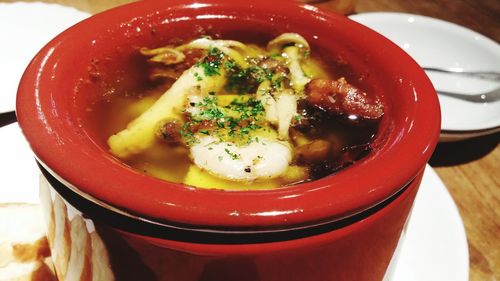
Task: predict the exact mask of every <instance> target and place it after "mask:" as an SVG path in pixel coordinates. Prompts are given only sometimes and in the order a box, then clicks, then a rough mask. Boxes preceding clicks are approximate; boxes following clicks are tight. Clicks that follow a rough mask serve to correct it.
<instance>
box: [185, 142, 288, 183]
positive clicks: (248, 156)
mask: <svg viewBox="0 0 500 281" xmlns="http://www.w3.org/2000/svg"><path fill="white" fill-rule="evenodd" d="M191 156H192V158H193V162H194V163H195V164H196V165H197V166H198V167H200V168H201V169H203V170H206V171H207V172H209V173H211V174H213V175H216V176H218V177H221V178H224V179H230V180H238V181H253V180H256V179H271V178H274V177H277V176H279V175H281V174H283V173H284V172H285V171H286V169H287V168H288V166H289V164H290V161H291V160H292V152H291V150H290V146H289V144H288V143H287V142H282V141H279V140H276V139H269V138H259V141H253V142H251V143H249V144H247V145H244V146H237V145H235V144H234V143H231V142H221V141H219V140H218V139H216V138H214V137H212V136H206V137H201V138H199V142H197V143H196V144H194V145H192V146H191Z"/></svg>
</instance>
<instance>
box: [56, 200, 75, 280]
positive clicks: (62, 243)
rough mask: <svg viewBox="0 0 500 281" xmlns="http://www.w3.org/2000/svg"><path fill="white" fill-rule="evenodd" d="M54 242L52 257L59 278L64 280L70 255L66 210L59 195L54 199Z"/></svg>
mask: <svg viewBox="0 0 500 281" xmlns="http://www.w3.org/2000/svg"><path fill="white" fill-rule="evenodd" d="M54 225H55V227H54V229H55V232H54V244H53V245H52V257H53V260H54V264H55V266H56V268H57V277H58V278H59V280H65V279H64V277H65V276H66V272H67V271H68V261H69V255H70V241H71V240H70V230H69V220H68V211H67V209H66V205H65V203H64V201H63V200H62V198H61V197H60V196H57V195H56V196H55V199H54Z"/></svg>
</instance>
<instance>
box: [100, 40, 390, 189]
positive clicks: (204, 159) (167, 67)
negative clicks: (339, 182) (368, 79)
mask: <svg viewBox="0 0 500 281" xmlns="http://www.w3.org/2000/svg"><path fill="white" fill-rule="evenodd" d="M139 52H140V54H141V56H142V57H143V59H144V61H146V62H147V65H148V67H147V68H148V80H149V81H148V84H147V85H144V88H143V90H141V91H140V92H139V93H132V94H130V93H118V94H115V95H113V96H112V97H111V98H109V99H108V100H106V101H103V102H101V103H99V104H97V105H96V106H95V108H94V109H93V110H94V114H95V115H97V116H100V120H107V121H106V122H99V123H100V124H99V126H101V131H102V134H103V138H105V139H106V140H107V144H108V146H109V150H110V152H111V153H112V154H113V155H114V156H116V157H118V158H119V159H121V160H122V161H123V162H124V163H126V164H127V165H129V166H131V167H133V168H135V169H136V170H138V171H140V172H143V173H146V174H148V175H151V176H153V177H157V178H160V179H163V180H166V181H171V182H177V183H184V184H187V185H191V186H196V187H201V188H216V189H228V190H251V189H270V188H277V187H282V186H288V185H293V184H297V183H301V182H306V181H311V180H315V179H319V178H322V177H325V176H328V175H331V174H334V173H335V172H337V171H339V170H340V169H343V168H345V167H347V166H349V165H351V164H352V163H354V162H355V161H357V160H359V159H360V158H362V157H363V156H365V155H367V154H369V153H370V150H371V146H370V144H371V141H372V140H373V138H374V136H375V134H376V132H377V128H378V123H379V121H380V119H381V117H382V116H383V105H382V103H381V101H380V100H379V99H377V98H376V97H374V96H371V95H369V94H367V93H365V92H364V91H362V90H360V89H359V88H357V87H356V86H354V85H353V84H351V83H350V81H347V79H346V78H345V77H342V76H340V77H339V76H338V75H337V74H336V73H334V71H332V69H331V67H329V66H328V62H325V61H323V60H320V59H318V58H317V57H315V55H314V54H312V53H311V49H310V47H309V44H308V42H307V41H306V40H305V39H304V38H303V37H302V36H300V35H299V34H296V33H284V34H281V35H279V36H278V37H276V38H274V39H272V40H271V41H269V42H268V43H267V44H265V45H257V44H244V43H242V42H240V41H235V40H221V39H212V38H210V37H208V36H205V37H200V38H197V39H194V40H191V41H186V42H183V43H182V44H169V45H167V46H164V47H161V48H154V49H147V48H142V49H140V50H139ZM101 123H102V124H101Z"/></svg>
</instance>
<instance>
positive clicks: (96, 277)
mask: <svg viewBox="0 0 500 281" xmlns="http://www.w3.org/2000/svg"><path fill="white" fill-rule="evenodd" d="M90 240H91V243H92V281H101V280H105V281H114V280H115V277H114V274H113V271H112V270H111V266H110V263H109V257H108V251H107V249H106V246H105V245H104V243H103V242H102V240H101V238H100V237H99V235H98V234H97V232H95V231H94V232H92V233H90Z"/></svg>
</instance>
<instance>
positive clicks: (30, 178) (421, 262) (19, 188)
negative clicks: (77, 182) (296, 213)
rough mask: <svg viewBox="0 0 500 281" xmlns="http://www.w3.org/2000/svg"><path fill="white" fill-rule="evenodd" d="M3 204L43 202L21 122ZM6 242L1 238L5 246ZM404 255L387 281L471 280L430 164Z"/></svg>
mask: <svg viewBox="0 0 500 281" xmlns="http://www.w3.org/2000/svg"><path fill="white" fill-rule="evenodd" d="M0 140H2V142H1V145H0V155H1V158H0V204H1V203H6V202H30V203H36V202H38V174H39V172H38V169H37V167H36V164H35V159H34V157H33V156H32V153H31V151H30V150H29V146H28V144H27V142H26V140H25V139H24V137H23V136H22V134H21V130H20V129H19V126H18V125H17V123H14V124H11V125H8V126H5V127H2V128H0ZM1 242H2V240H1V237H0V244H1ZM398 248H399V250H398V251H399V255H397V258H396V259H395V260H394V264H393V265H392V268H391V272H392V274H391V277H390V278H389V277H388V278H387V279H385V280H384V281H443V280H453V281H466V280H468V275H469V256H468V250H467V240H466V237H465V231H464V227H463V224H462V220H461V218H460V215H459V213H458V210H457V207H456V205H455V202H453V199H452V198H451V196H450V194H449V193H448V190H447V189H446V187H445V186H444V185H443V183H442V182H441V180H440V179H439V177H438V176H437V174H436V173H435V172H434V170H433V169H432V168H431V167H430V166H427V167H426V170H425V174H424V178H423V180H422V184H421V186H420V190H419V192H418V194H417V198H416V200H415V205H414V206H413V210H412V212H411V218H410V220H409V222H408V225H407V228H406V236H405V237H404V239H403V240H402V243H400V245H399V246H398Z"/></svg>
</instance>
